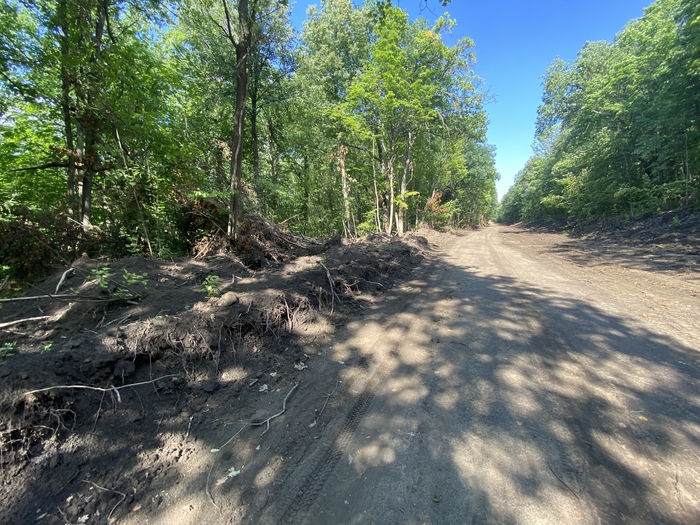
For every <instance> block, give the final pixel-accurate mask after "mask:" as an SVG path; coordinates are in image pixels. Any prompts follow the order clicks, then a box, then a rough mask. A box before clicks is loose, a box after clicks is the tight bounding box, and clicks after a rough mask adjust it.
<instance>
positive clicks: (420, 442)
mask: <svg viewBox="0 0 700 525" xmlns="http://www.w3.org/2000/svg"><path fill="white" fill-rule="evenodd" d="M672 217H673V216H672V215H662V216H657V217H652V218H646V219H645V220H646V221H649V222H645V223H641V222H640V223H639V224H636V223H635V224H631V225H629V224H628V225H626V226H627V228H611V229H607V230H598V231H595V232H583V233H585V235H581V236H579V237H576V236H567V235H564V234H563V233H556V232H554V233H553V232H551V231H550V230H545V229H544V228H543V227H542V226H541V225H540V226H539V227H531V228H524V227H522V226H513V227H501V226H494V227H488V228H485V229H484V230H482V231H480V232H471V233H462V234H458V235H454V234H448V233H444V232H443V233H440V232H435V231H419V232H417V233H415V234H409V235H407V236H405V237H403V238H400V239H399V238H390V237H387V236H382V235H374V236H370V237H368V238H365V239H362V240H358V241H341V240H339V239H335V240H333V241H331V242H327V243H323V244H322V243H318V242H316V241H313V240H311V239H304V238H296V237H292V236H289V235H286V234H284V233H282V232H278V231H274V230H269V229H267V226H265V225H264V224H258V225H254V226H252V227H251V231H249V232H247V233H246V235H245V237H244V238H245V239H246V242H245V243H243V245H241V246H239V249H240V252H239V253H240V258H239V257H236V256H233V255H231V254H230V253H226V252H224V251H218V244H217V240H216V239H214V238H212V239H207V240H205V241H204V242H203V243H202V246H201V247H199V250H198V252H199V253H200V255H199V256H198V257H197V258H188V259H179V260H172V261H154V260H145V259H142V258H127V259H122V260H119V261H112V262H108V261H98V260H91V259H88V258H82V259H79V260H77V261H75V263H74V264H73V265H72V268H74V272H68V273H66V270H68V267H66V268H63V269H61V270H60V271H58V272H56V273H55V274H54V275H53V276H52V277H51V278H49V279H47V280H46V281H44V282H42V283H40V284H38V285H36V287H35V288H34V289H33V290H32V291H31V292H29V293H27V294H26V295H27V296H42V295H53V296H54V297H43V298H39V299H31V300H27V301H17V302H10V303H4V304H3V306H2V309H0V314H1V318H0V326H2V329H1V331H0V348H3V349H4V351H5V352H9V351H10V349H11V352H12V353H13V355H11V356H5V357H3V358H1V360H0V437H1V438H2V443H1V444H0V451H1V452H2V456H0V466H1V467H2V471H1V478H2V486H1V487H0V498H1V501H2V503H3V504H2V508H1V509H0V523H8V524H9V523H13V524H23V523H39V524H66V523H70V524H76V523H89V524H103V523H115V522H116V523H125V524H129V525H130V524H138V523H151V524H154V523H159V524H161V523H162V524H178V525H179V524H185V523H270V524H275V525H276V524H278V523H302V522H304V523H383V524H387V523H397V524H398V523H416V524H418V523H491V522H493V523H526V522H527V523H534V522H542V523H544V522H555V521H556V522H564V523H568V522H571V523H618V522H619V523H623V522H635V523H651V522H659V523H660V522H663V523H679V524H680V523H684V524H685V523H688V524H690V523H696V522H697V520H696V519H695V518H697V517H699V516H700V503H698V501H697V496H693V495H692V494H693V492H694V491H695V490H696V488H697V484H696V481H697V480H696V479H695V478H697V476H700V455H699V454H700V447H699V446H698V443H700V435H698V434H697V428H700V404H698V402H697V399H696V397H697V384H698V379H700V372H699V370H700V354H697V353H696V350H697V348H700V328H699V326H700V323H698V320H699V316H700V314H699V313H698V312H699V311H700V310H699V309H698V308H696V306H698V305H700V299H698V293H700V251H698V250H700V219H699V216H698V214H692V213H687V214H681V215H679V219H677V220H675V221H674V220H673V218H672ZM679 221H680V223H679ZM621 226H625V225H624V224H622V225H621ZM102 268H109V271H108V272H105V273H106V275H103V276H102V277H103V279H100V278H99V277H100V275H99V272H96V271H95V270H99V269H102ZM125 272H126V273H125ZM64 276H65V279H64ZM216 277H218V279H217V278H216ZM62 279H63V282H62V283H61V287H60V289H59V290H58V291H57V285H58V284H59V282H60V281H61V280H62ZM74 292H77V296H71V297H57V294H58V295H61V294H63V295H70V294H73V293H74ZM208 295H212V297H207V296H208ZM23 319H25V320H26V319H32V320H28V321H22V322H17V323H15V324H8V323H13V322H14V321H19V320H23ZM611 334H614V335H611ZM592 341H597V342H596V343H595V344H594V343H592ZM628 347H630V348H632V347H635V348H636V347H640V348H641V350H639V352H641V353H639V354H636V355H635V356H633V357H629V356H628ZM562 349H563V350H562ZM558 352H562V353H561V354H560V353H558ZM635 352H636V350H635ZM629 355H630V356H631V355H632V350H629ZM589 359H590V360H591V361H592V364H591V365H590V367H589V366H588V364H587V362H588V361H587V360H589ZM596 360H597V361H596ZM657 361H660V362H661V364H659V362H657ZM676 361H678V363H681V362H682V363H683V365H678V364H677V363H676ZM623 362H624V364H622V365H620V364H618V363H623ZM613 365H614V366H615V367H618V366H622V367H623V368H622V369H621V370H617V369H616V368H614V367H613ZM627 373H630V374H633V375H634V378H632V379H629V380H628V378H627V375H626V374H627ZM662 377H663V378H664V379H665V380H667V381H666V382H667V384H669V385H673V386H672V388H671V391H672V393H668V392H667V390H666V388H665V387H663V386H660V387H658V388H657V387H655V386H653V385H652V382H653V379H654V378H657V379H658V378H662ZM635 381H640V382H641V383H639V384H637V383H635ZM693 384H694V385H696V386H694V387H693V386H692V385H693ZM71 385H72V386H71ZM130 385H133V386H130ZM59 386H71V387H70V388H52V387H59ZM80 386H84V387H94V388H81V387H80ZM693 388H695V390H696V391H695V394H692V390H693ZM39 389H46V390H42V391H40V392H35V393H30V394H28V393H27V392H31V391H34V390H39ZM604 390H605V393H602V392H603V391H604ZM608 390H609V393H608V392H607V391H608ZM584 394H585V395H584ZM674 396H675V397H674ZM491 398H493V399H492V400H491V401H489V399H491ZM635 399H636V401H634V400H635ZM489 403H490V405H489ZM635 403H636V404H635ZM540 405H541V406H543V407H548V408H546V409H543V410H544V412H541V413H538V412H537V410H536V408H535V407H537V406H540ZM623 405H624V406H623ZM627 405H629V406H627ZM489 406H491V407H492V408H488V407H489ZM630 407H631V408H630ZM659 407H661V408H659ZM664 407H665V408H664ZM632 414H633V415H632ZM628 416H629V417H628ZM664 418H665V419H664ZM647 421H649V423H648V424H647V425H646V426H645V422H647ZM666 427H668V428H666ZM671 427H673V428H671ZM626 429H628V430H626ZM623 434H624V435H623ZM460 440H464V442H463V443H462V444H460V443H461V441H460ZM577 440H578V441H577ZM460 447H461V448H460ZM494 447H496V448H494ZM616 447H618V448H619V451H621V452H619V453H618V448H616ZM681 449H682V450H681ZM512 454H515V455H516V457H519V458H520V459H515V460H511V459H508V457H509V455H512ZM517 454H520V456H517ZM634 454H637V455H636V456H634ZM543 457H544V458H545V460H544V462H541V459H542V458H543ZM660 457H663V458H664V460H663V461H662V464H660V465H657V464H656V463H655V461H656V459H655V458H660ZM680 458H686V459H685V460H681V459H680ZM511 461H513V462H511ZM629 465H634V466H633V467H631V466H629ZM667 467H668V468H667ZM480 468H483V469H484V470H482V471H480V470H479V469H480ZM674 469H675V470H674ZM674 472H675V474H674ZM643 473H646V474H643ZM668 476H670V478H669V480H670V481H669V480H667V479H666V477H668ZM674 476H675V478H674ZM693 476H695V478H693ZM671 478H674V479H671ZM698 479H700V478H698ZM693 480H695V481H693ZM667 482H668V486H666V485H667ZM657 485H658V486H657ZM674 490H675V492H674ZM659 494H671V496H669V497H668V501H666V500H663V499H660V498H661V496H659ZM695 494H697V493H696V492H695ZM635 498H636V499H635ZM640 498H641V501H640ZM635 501H636V504H635ZM513 506H514V508H511V507H513ZM630 520H631V521H630Z"/></svg>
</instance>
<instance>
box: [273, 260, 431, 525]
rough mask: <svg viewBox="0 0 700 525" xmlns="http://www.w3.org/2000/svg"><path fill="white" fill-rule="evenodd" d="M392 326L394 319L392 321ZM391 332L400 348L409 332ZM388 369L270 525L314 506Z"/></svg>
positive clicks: (415, 306) (409, 307) (298, 517)
mask: <svg viewBox="0 0 700 525" xmlns="http://www.w3.org/2000/svg"><path fill="white" fill-rule="evenodd" d="M436 277H437V273H436V271H435V268H434V267H433V268H432V271H431V272H430V273H429V274H428V279H427V281H428V283H426V284H427V285H428V286H430V285H432V284H433V281H434V279H436ZM424 301H425V296H422V297H421V299H419V300H418V301H416V302H414V303H405V304H404V305H403V307H402V308H400V310H399V311H398V312H396V313H395V314H394V315H395V316H398V315H399V314H402V313H409V312H410V313H411V314H414V315H415V314H417V313H418V312H420V311H421V310H422V309H423V308H424ZM394 322H396V317H395V318H394ZM394 327H395V328H398V330H399V336H398V337H397V338H395V340H394V341H393V342H392V343H391V346H396V345H398V344H400V342H401V341H402V340H403V334H404V332H406V331H407V330H409V329H410V326H409V325H403V326H402V325H401V324H395V325H394ZM390 369H391V368H390V367H386V366H384V367H383V366H381V365H380V366H379V367H378V368H377V370H376V371H375V372H374V373H373V374H372V376H371V377H370V379H369V380H368V381H367V383H366V386H365V388H364V391H363V392H362V393H361V394H360V395H359V396H358V398H357V400H356V401H355V403H354V404H353V406H352V408H351V409H350V410H349V411H348V413H347V415H346V416H345V421H344V422H343V424H342V426H341V427H340V430H338V431H337V433H336V435H335V438H334V439H333V441H332V442H331V443H330V445H328V446H326V448H325V449H323V451H322V452H321V453H319V454H318V455H317V456H316V457H315V458H312V459H311V460H309V462H308V465H307V466H306V467H304V469H303V473H302V474H301V475H300V476H299V478H298V480H297V481H296V482H295V483H293V484H292V487H291V489H290V490H289V492H288V493H287V495H286V496H283V498H282V500H281V503H280V505H279V507H278V510H277V512H276V513H275V514H274V519H273V520H272V523H273V524H275V525H294V524H301V523H305V520H306V518H307V517H308V515H309V513H310V511H311V510H312V509H313V507H314V504H315V503H316V502H317V500H318V497H319V495H320V494H321V491H322V490H323V487H324V485H325V484H326V482H327V481H328V479H329V478H330V477H331V475H332V474H333V471H334V470H335V467H336V465H337V464H338V462H339V461H340V459H341V458H342V456H343V454H344V453H345V450H346V449H347V447H348V445H349V444H350V442H351V440H352V438H353V436H354V434H355V431H356V430H357V429H358V427H359V426H360V423H361V422H362V419H363V418H364V416H365V414H366V413H367V411H368V410H369V408H370V407H371V405H372V403H373V402H374V398H375V395H376V392H377V390H378V388H379V386H380V385H381V384H382V383H383V382H384V380H385V379H386V377H387V376H388V374H389V370H390Z"/></svg>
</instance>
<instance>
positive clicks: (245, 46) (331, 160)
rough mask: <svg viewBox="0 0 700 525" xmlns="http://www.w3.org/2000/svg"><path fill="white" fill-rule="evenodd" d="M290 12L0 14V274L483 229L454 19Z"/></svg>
mask: <svg viewBox="0 0 700 525" xmlns="http://www.w3.org/2000/svg"><path fill="white" fill-rule="evenodd" d="M447 3H448V2H439V4H442V5H446V4H447ZM289 16H290V6H289V5H288V4H287V2H286V1H280V0H238V1H237V2H236V1H235V0H182V1H175V2H168V3H164V2H156V1H154V0H4V1H3V3H2V4H1V6H0V203H1V204H0V206H1V208H0V263H1V267H0V272H1V273H0V278H4V277H6V276H7V275H12V276H15V277H26V276H29V275H30V274H32V273H33V272H36V271H38V270H37V268H38V267H39V266H41V265H42V264H45V263H46V262H47V261H56V260H62V259H66V258H69V257H71V256H79V255H80V254H81V253H83V252H86V253H88V254H90V255H97V254H108V255H112V256H118V255H123V254H128V253H131V254H145V255H148V256H154V257H168V256H171V255H175V254H185V253H188V252H189V251H191V250H192V248H193V246H195V244H196V242H197V241H198V240H200V239H201V238H202V236H205V235H214V234H218V235H220V236H221V237H222V238H225V239H227V242H235V239H236V238H237V235H238V234H239V231H240V229H241V227H242V225H243V224H245V218H246V217H247V216H249V215H251V214H254V215H256V216H260V217H262V218H264V219H265V220H268V221H272V222H276V223H284V226H285V227H286V228H289V229H290V230H291V231H293V232H296V233H298V234H302V235H307V236H331V235H344V236H356V235H361V234H365V233H370V232H386V233H398V234H401V233H403V232H404V231H406V230H407V229H408V228H413V227H415V226H416V225H420V224H431V225H454V226H463V225H478V224H480V223H483V222H484V221H486V220H488V218H489V217H490V215H491V214H492V213H493V212H494V210H495V208H496V204H497V203H496V191H495V180H496V179H497V177H498V175H497V172H496V170H495V167H494V160H493V157H494V152H493V149H492V147H491V146H489V145H488V143H487V141H486V126H487V117H486V114H485V111H484V109H483V104H484V91H483V90H482V88H481V86H480V80H479V79H478V78H477V77H476V76H475V74H474V72H473V66H474V63H475V62H474V61H475V56H474V53H473V43H472V42H471V41H470V40H469V39H461V40H457V39H455V38H453V37H452V36H451V35H450V33H451V30H452V28H453V27H454V25H455V22H454V20H452V19H451V18H450V17H449V15H447V14H445V15H444V16H442V17H440V18H439V19H437V20H436V21H435V22H434V23H432V24H430V23H428V22H427V21H426V20H424V19H418V20H411V19H410V18H409V17H408V15H407V13H406V12H405V11H403V10H401V9H400V8H397V7H393V6H392V4H391V2H386V1H372V0H368V1H367V2H366V3H365V5H362V6H354V5H353V3H352V1H351V0H322V1H321V2H320V6H318V7H315V6H312V7H311V8H310V9H309V11H308V13H307V20H306V22H305V24H304V26H303V30H301V31H300V32H299V31H295V30H294V29H293V27H292V26H291V24H290V18H289ZM447 42H450V44H448V43H447ZM688 129H689V130H690V131H689V132H690V133H691V134H692V129H691V128H688ZM691 141H692V137H691Z"/></svg>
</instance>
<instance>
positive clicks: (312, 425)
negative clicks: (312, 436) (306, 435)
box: [309, 419, 316, 428]
mask: <svg viewBox="0 0 700 525" xmlns="http://www.w3.org/2000/svg"><path fill="white" fill-rule="evenodd" d="M315 426H316V420H315V419H314V422H313V423H311V424H310V425H309V428H314V427H315Z"/></svg>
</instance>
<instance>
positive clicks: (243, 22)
mask: <svg viewBox="0 0 700 525" xmlns="http://www.w3.org/2000/svg"><path fill="white" fill-rule="evenodd" d="M224 1H225V0H224ZM238 29H239V33H238V34H239V39H238V42H236V43H235V48H236V109H235V111H234V114H233V141H232V144H231V184H230V191H231V200H230V207H229V216H228V236H229V237H230V238H232V239H235V238H236V236H237V235H238V230H239V228H240V219H241V215H242V212H243V195H242V193H243V177H242V172H243V129H244V123H245V108H246V101H247V99H248V52H249V50H250V42H251V39H252V31H251V21H250V13H249V10H248V0H239V1H238Z"/></svg>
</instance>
